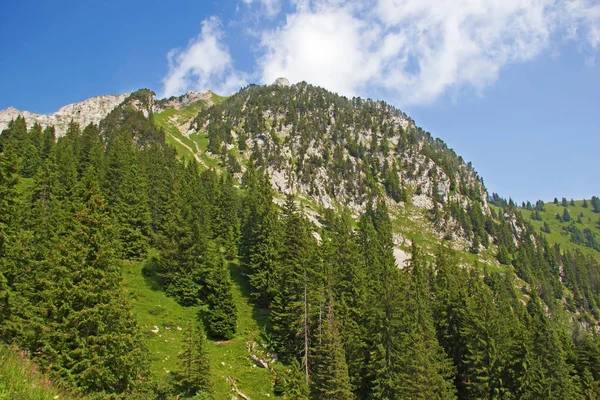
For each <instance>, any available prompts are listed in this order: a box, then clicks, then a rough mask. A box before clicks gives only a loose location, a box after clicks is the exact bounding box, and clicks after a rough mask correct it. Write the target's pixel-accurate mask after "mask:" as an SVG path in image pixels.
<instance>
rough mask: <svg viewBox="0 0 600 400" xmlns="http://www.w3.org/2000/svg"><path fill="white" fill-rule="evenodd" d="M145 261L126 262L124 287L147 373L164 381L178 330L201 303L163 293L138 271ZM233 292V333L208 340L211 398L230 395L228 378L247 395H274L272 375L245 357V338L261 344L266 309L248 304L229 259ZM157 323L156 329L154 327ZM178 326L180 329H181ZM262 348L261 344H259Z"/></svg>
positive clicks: (171, 367) (172, 359) (176, 350)
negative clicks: (147, 361)
mask: <svg viewBox="0 0 600 400" xmlns="http://www.w3.org/2000/svg"><path fill="white" fill-rule="evenodd" d="M143 266H144V263H128V264H126V266H125V268H124V272H123V277H124V282H125V287H126V288H127V289H128V291H129V292H130V298H131V300H132V303H133V308H134V312H135V314H136V316H137V319H138V323H139V325H140V329H141V331H142V336H143V337H144V338H145V340H146V344H147V346H148V351H149V356H150V357H149V358H150V363H151V364H150V372H151V374H152V376H153V378H155V379H157V380H158V381H162V382H168V380H169V379H170V373H171V372H172V371H175V370H176V369H177V355H178V354H179V352H180V351H181V346H182V340H183V335H182V333H183V329H184V328H185V326H186V325H187V324H188V323H190V322H193V321H195V320H196V319H197V318H198V316H199V315H201V314H202V312H203V309H202V308H201V307H183V306H181V305H179V304H178V303H177V302H176V301H175V300H173V299H172V298H170V297H167V296H166V294H165V293H164V292H163V291H161V290H160V288H159V287H158V285H157V284H156V282H154V281H153V280H152V279H151V278H148V277H146V276H144V274H143ZM231 277H232V281H233V290H234V297H235V301H236V306H237V310H238V320H237V324H238V326H237V334H236V336H235V337H234V338H233V339H232V340H229V341H225V342H216V341H212V340H209V341H208V352H209V357H210V364H211V365H210V367H211V375H212V382H213V389H214V397H215V398H216V399H228V398H231V397H232V395H233V393H232V386H231V384H230V383H229V381H228V378H230V377H231V378H233V380H234V381H235V383H236V385H237V388H238V389H239V390H240V391H241V392H242V393H244V394H245V395H247V396H248V397H250V398H252V399H261V398H268V397H272V396H275V394H274V392H273V383H274V376H273V374H272V373H271V372H270V371H268V370H266V369H263V368H259V367H256V366H254V364H253V362H252V361H251V360H250V359H249V358H248V356H249V353H248V350H247V347H246V346H247V343H257V344H259V345H260V344H262V343H263V341H262V340H261V337H262V335H263V332H264V329H265V324H266V321H267V314H266V312H261V311H260V310H255V309H253V307H252V305H251V304H250V302H249V297H248V290H249V288H248V287H247V284H246V283H245V281H244V278H243V276H242V274H241V271H240V269H239V268H238V266H237V265H235V264H231ZM156 328H158V332H156V333H155V332H153V330H154V331H156ZM180 328H181V330H180ZM259 348H261V346H259Z"/></svg>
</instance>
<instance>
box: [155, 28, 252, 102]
mask: <svg viewBox="0 0 600 400" xmlns="http://www.w3.org/2000/svg"><path fill="white" fill-rule="evenodd" d="M167 59H168V61H169V72H168V73H167V76H165V77H164V78H163V80H162V83H163V93H162V95H163V96H164V97H170V96H175V95H180V94H182V93H184V92H185V91H187V90H190V89H191V90H196V91H197V90H202V89H205V88H211V89H213V90H214V91H216V92H217V93H221V94H229V93H231V92H232V91H233V90H236V89H239V87H240V86H242V85H243V84H245V82H246V75H245V74H244V73H240V72H238V71H235V70H234V68H233V64H232V58H231V55H230V54H229V50H228V48H227V46H225V45H224V44H223V32H222V30H221V27H220V20H219V19H218V18H215V17H211V18H208V19H206V20H204V21H203V22H202V30H201V32H200V35H198V37H196V38H194V39H192V40H191V41H190V42H189V43H188V46H187V47H186V48H185V49H183V50H180V49H172V50H171V51H169V53H168V54H167Z"/></svg>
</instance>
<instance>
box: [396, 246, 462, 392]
mask: <svg viewBox="0 0 600 400" xmlns="http://www.w3.org/2000/svg"><path fill="white" fill-rule="evenodd" d="M406 273H407V275H408V277H407V288H406V295H407V299H406V306H405V307H406V313H405V314H404V315H403V318H402V319H403V334H402V339H401V343H400V348H401V350H400V351H401V353H402V355H401V369H400V371H399V375H400V381H399V386H398V397H400V398H422V399H453V398H456V395H455V388H454V385H453V382H452V378H453V373H454V368H453V366H452V362H451V361H450V359H448V357H447V355H446V354H445V353H444V350H443V349H442V347H441V346H440V345H439V343H438V341H437V337H436V330H435V327H434V322H433V314H432V310H431V306H430V297H429V286H430V285H429V278H428V276H429V275H431V274H430V273H428V271H427V265H426V264H425V262H424V260H423V258H422V255H421V254H420V250H419V248H418V247H417V246H416V245H414V243H413V247H412V257H411V260H410V263H409V266H408V268H407V269H406Z"/></svg>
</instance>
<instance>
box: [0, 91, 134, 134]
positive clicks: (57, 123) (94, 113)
mask: <svg viewBox="0 0 600 400" xmlns="http://www.w3.org/2000/svg"><path fill="white" fill-rule="evenodd" d="M127 96H129V93H125V94H120V95H107V96H96V97H92V98H90V99H87V100H84V101H82V102H80V103H73V104H69V105H66V106H64V107H61V108H60V109H59V110H58V111H57V112H55V113H53V114H35V113H30V112H29V111H20V110H17V109H16V108H13V107H9V108H7V109H6V110H2V111H0V131H2V130H4V129H6V128H7V127H8V123H9V122H10V121H11V120H13V119H16V118H17V117H18V116H19V115H21V116H23V117H24V118H25V122H26V123H27V126H32V125H33V124H35V123H36V122H37V123H39V124H40V125H42V127H46V126H49V125H54V127H55V128H56V135H57V136H62V135H64V134H65V133H66V131H67V128H68V126H69V123H70V122H71V121H74V122H77V123H78V124H79V125H80V126H81V127H85V126H87V125H89V124H90V123H95V124H97V123H99V122H100V121H101V120H102V119H103V118H104V117H106V115H107V114H108V113H109V112H111V111H112V110H113V109H114V108H115V107H116V106H118V105H119V104H121V102H123V100H125V98H127Z"/></svg>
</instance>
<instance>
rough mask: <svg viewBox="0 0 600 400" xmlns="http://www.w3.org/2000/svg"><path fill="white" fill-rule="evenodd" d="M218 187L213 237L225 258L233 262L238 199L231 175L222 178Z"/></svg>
mask: <svg viewBox="0 0 600 400" xmlns="http://www.w3.org/2000/svg"><path fill="white" fill-rule="evenodd" d="M219 186H220V190H219V198H218V201H217V202H218V204H219V207H217V210H216V214H217V215H216V217H215V222H216V223H215V227H216V229H215V236H216V237H218V238H219V243H220V244H221V245H222V246H223V247H224V248H225V254H226V255H227V258H228V259H229V260H233V259H234V258H235V256H236V255H237V250H238V244H239V240H240V220H239V217H238V216H239V199H238V195H237V191H236V188H235V186H234V185H233V177H232V176H231V175H229V174H225V175H224V176H222V177H221V180H220V182H219Z"/></svg>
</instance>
